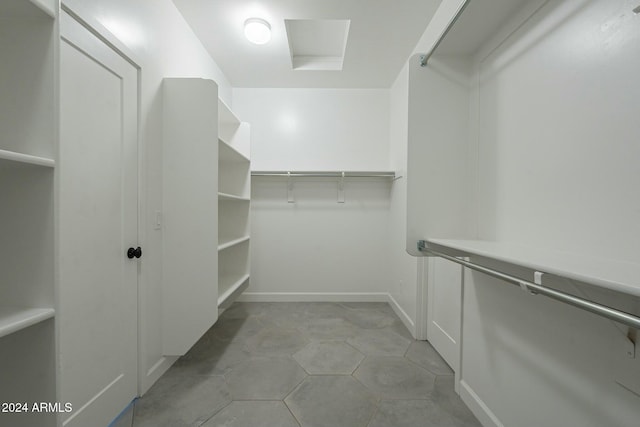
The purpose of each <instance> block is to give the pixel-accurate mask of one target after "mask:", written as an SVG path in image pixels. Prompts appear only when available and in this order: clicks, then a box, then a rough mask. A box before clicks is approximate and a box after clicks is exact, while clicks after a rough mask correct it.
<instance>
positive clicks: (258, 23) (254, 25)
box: [244, 18, 271, 44]
mask: <svg viewBox="0 0 640 427" xmlns="http://www.w3.org/2000/svg"><path fill="white" fill-rule="evenodd" d="M244 35H245V37H246V38H247V40H249V41H250V42H251V43H255V44H265V43H267V42H268V41H269V40H271V25H269V23H268V22H267V21H265V20H264V19H260V18H249V19H247V20H246V21H245V22H244Z"/></svg>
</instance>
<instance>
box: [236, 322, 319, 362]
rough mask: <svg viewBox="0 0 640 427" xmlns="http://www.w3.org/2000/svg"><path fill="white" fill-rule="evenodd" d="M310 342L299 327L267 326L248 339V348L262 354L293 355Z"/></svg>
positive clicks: (252, 351) (254, 352)
mask: <svg viewBox="0 0 640 427" xmlns="http://www.w3.org/2000/svg"><path fill="white" fill-rule="evenodd" d="M308 343H309V341H307V339H306V338H305V337H304V335H302V334H301V333H300V332H299V331H298V330H297V329H284V328H275V327H271V328H266V329H263V330H262V331H260V333H258V334H256V335H254V336H252V337H251V338H248V339H247V340H246V349H247V350H249V351H250V352H251V353H253V354H257V355H260V356H271V355H291V354H293V353H295V352H296V351H298V350H300V349H302V348H304V346H306V345H307V344H308Z"/></svg>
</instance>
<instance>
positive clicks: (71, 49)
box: [57, 13, 139, 427]
mask: <svg viewBox="0 0 640 427" xmlns="http://www.w3.org/2000/svg"><path fill="white" fill-rule="evenodd" d="M60 19H61V23H60V25H61V27H60V29H61V37H62V40H61V46H60V108H61V110H60V115H61V117H60V158H59V167H58V173H59V175H58V177H59V181H58V183H59V189H60V194H59V225H60V228H59V235H58V241H59V257H60V270H59V277H60V283H59V312H58V316H57V319H58V328H59V348H60V360H59V363H60V377H59V379H60V392H61V396H60V397H61V399H62V401H63V402H69V403H71V404H72V406H73V411H72V412H71V413H69V414H65V415H64V416H63V425H65V426H81V427H86V426H95V427H100V426H106V425H108V424H109V423H110V422H111V420H113V419H114V418H115V417H116V416H117V415H118V414H119V413H120V412H121V411H122V410H123V409H124V408H125V407H126V406H127V405H128V404H129V402H131V400H133V399H134V398H135V396H136V395H137V351H138V334H137V332H138V315H137V307H138V300H137V295H138V274H139V271H138V270H139V261H138V260H137V258H135V257H134V258H133V259H129V258H128V257H127V249H128V248H129V247H133V248H136V247H137V246H138V154H137V153H138V151H137V150H138V148H137V147H138V141H137V140H138V137H137V134H138V118H137V117H138V88H137V84H138V71H137V69H136V68H135V67H134V66H132V65H131V64H130V63H129V62H127V61H126V60H125V59H124V58H123V57H122V56H120V55H119V54H118V53H117V52H116V51H114V50H113V49H111V48H110V47H109V46H108V45H107V44H105V43H104V42H103V41H102V40H101V39H99V38H98V37H96V36H95V35H94V34H92V33H91V32H90V31H89V30H88V29H87V28H85V27H83V26H82V25H81V24H80V23H79V22H77V21H76V20H74V19H73V18H71V17H70V16H69V15H67V14H66V13H61V17H60Z"/></svg>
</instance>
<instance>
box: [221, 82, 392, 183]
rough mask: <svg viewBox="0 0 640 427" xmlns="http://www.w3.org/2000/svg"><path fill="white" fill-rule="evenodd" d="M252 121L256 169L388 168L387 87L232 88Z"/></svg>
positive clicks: (238, 106) (237, 104)
mask: <svg viewBox="0 0 640 427" xmlns="http://www.w3.org/2000/svg"><path fill="white" fill-rule="evenodd" d="M233 104H234V105H233V106H234V110H235V111H236V112H237V114H238V115H239V116H240V117H241V118H242V120H244V121H248V122H249V123H251V131H252V146H251V162H252V164H251V168H252V169H253V170H387V169H388V168H389V143H388V136H389V100H388V90H384V89H243V88H234V90H233Z"/></svg>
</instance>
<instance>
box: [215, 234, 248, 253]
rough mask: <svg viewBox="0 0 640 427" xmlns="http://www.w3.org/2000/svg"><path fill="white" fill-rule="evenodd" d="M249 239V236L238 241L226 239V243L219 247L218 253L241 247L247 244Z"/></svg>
mask: <svg viewBox="0 0 640 427" xmlns="http://www.w3.org/2000/svg"><path fill="white" fill-rule="evenodd" d="M249 239H250V237H249V236H244V237H240V238H238V239H224V241H223V242H221V243H220V244H219V245H218V251H222V250H224V249H227V248H231V247H233V246H235V245H239V244H240V243H243V242H246V241H248V240H249Z"/></svg>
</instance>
